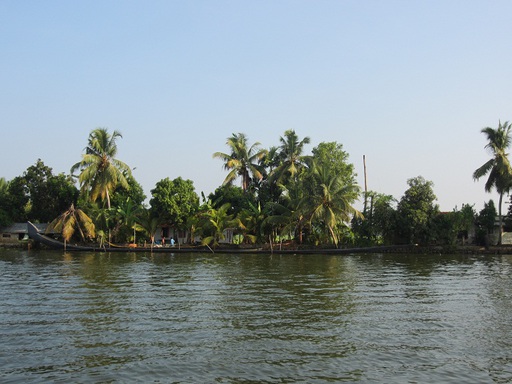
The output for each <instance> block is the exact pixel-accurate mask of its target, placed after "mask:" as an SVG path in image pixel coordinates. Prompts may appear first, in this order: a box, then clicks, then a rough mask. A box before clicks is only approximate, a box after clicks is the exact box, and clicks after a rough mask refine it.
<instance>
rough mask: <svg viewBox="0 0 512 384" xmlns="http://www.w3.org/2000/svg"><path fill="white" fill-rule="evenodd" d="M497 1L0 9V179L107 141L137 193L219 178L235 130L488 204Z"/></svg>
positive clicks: (506, 83)
mask: <svg viewBox="0 0 512 384" xmlns="http://www.w3.org/2000/svg"><path fill="white" fill-rule="evenodd" d="M511 14H512V2H510V1H499V0H496V1H487V0H486V1H469V0H465V1H456V0H453V1H445V0H443V1H436V0H430V1H408V0H407V1H406V0H403V1H391V0H390V1H364V0H363V1H361V0H354V1H349V0H346V1H343V0H339V1H328V0H318V1H313V0H311V1H301V0H294V1H284V0H283V1H279V0H277V1H276V0H272V1H270V0H269V1H265V0H262V1H240V0H237V1H224V0H218V1H170V0H167V1H157V0H154V1H148V2H145V1H128V0H123V1H113V0H107V1H86V2H78V1H52V0H47V1H44V2H43V1H29V0H27V1H18V0H3V1H1V2H0V50H1V60H0V84H1V92H0V130H1V132H2V137H3V138H2V150H1V152H0V164H1V166H0V177H5V178H6V179H7V180H10V179H12V178H14V177H15V176H18V175H21V174H22V173H23V172H24V171H25V170H26V169H27V167H29V166H30V165H33V164H34V163H35V162H36V161H37V159H38V158H41V159H42V160H43V161H44V162H45V164H46V165H48V166H50V167H52V168H53V170H54V172H55V173H60V172H66V173H68V172H69V169H70V167H71V166H72V165H73V164H74V163H76V162H77V161H79V160H80V156H81V154H82V153H83V149H84V147H85V145H86V143H87V137H88V135H89V132H90V131H91V130H92V129H94V128H96V127H107V128H109V130H111V131H113V130H119V131H120V132H121V133H122V134H123V139H121V140H120V141H119V142H118V146H119V153H118V158H119V159H121V160H123V161H125V162H126V163H128V164H129V165H130V166H132V167H136V169H135V171H134V176H135V178H136V179H137V180H138V181H139V182H140V183H141V184H142V186H143V187H144V189H145V192H146V194H147V195H148V196H149V195H150V190H151V189H152V188H153V187H154V186H155V184H156V182H158V181H159V180H161V179H163V178H165V177H169V178H171V179H173V178H176V177H178V176H181V177H183V178H185V179H190V180H192V181H193V182H194V185H195V187H196V190H197V192H198V193H200V192H201V191H204V192H205V194H208V193H210V192H212V191H213V190H214V189H215V188H216V187H217V186H219V185H220V184H221V183H222V181H223V179H224V177H225V175H226V173H225V171H224V170H223V169H222V162H221V161H220V160H218V159H213V158H212V154H213V153H214V152H217V151H223V152H226V151H228V148H227V147H226V145H225V142H226V139H227V138H228V137H229V136H231V134H232V133H235V132H243V133H245V134H247V135H248V137H249V140H250V142H251V143H253V142H255V141H259V142H260V143H261V144H262V146H263V147H265V148H268V147H270V146H272V145H277V144H278V143H279V137H280V136H282V135H283V133H284V131H285V130H287V129H294V130H295V131H296V132H297V134H298V135H299V136H300V137H301V138H303V137H305V136H309V137H310V138H311V145H310V146H309V147H308V148H307V150H308V152H309V151H310V150H311V149H312V148H313V147H314V146H316V145H318V144H319V143H320V142H323V141H336V142H338V143H341V144H343V147H344V149H345V150H346V151H347V152H348V153H349V155H350V159H349V160H350V162H352V163H353V164H354V166H355V168H356V170H357V172H358V175H359V176H358V180H359V182H360V185H361V186H363V163H362V156H363V155H366V159H367V169H368V187H369V189H371V190H374V191H377V192H380V193H385V194H391V195H394V196H395V197H396V198H400V197H401V196H402V195H403V192H404V191H405V190H406V189H407V180H408V179H410V178H412V177H416V176H419V175H421V176H423V177H424V178H426V179H427V180H431V181H432V182H433V183H434V192H435V193H436V195H437V197H438V201H437V202H438V204H439V205H440V208H441V209H442V210H452V209H453V208H455V207H456V206H457V207H459V208H460V206H461V204H463V203H469V204H475V207H476V208H477V209H481V208H482V206H483V202H484V201H488V200H489V199H490V198H493V199H495V201H496V202H497V195H496V194H495V193H492V194H487V193H485V192H484V180H482V181H480V182H474V181H473V179H472V173H473V171H474V170H475V169H476V168H477V167H479V166H480V165H482V164H483V163H484V162H485V161H486V160H487V159H488V158H489V154H488V153H487V152H486V151H485V149H484V146H485V144H486V142H485V137H484V135H483V134H482V133H480V130H481V129H482V128H483V127H486V126H491V127H497V125H498V121H499V120H500V119H501V120H502V121H507V120H512V108H511V107H512V95H511V94H512V70H511V63H512V43H511V38H512V23H510V15H511Z"/></svg>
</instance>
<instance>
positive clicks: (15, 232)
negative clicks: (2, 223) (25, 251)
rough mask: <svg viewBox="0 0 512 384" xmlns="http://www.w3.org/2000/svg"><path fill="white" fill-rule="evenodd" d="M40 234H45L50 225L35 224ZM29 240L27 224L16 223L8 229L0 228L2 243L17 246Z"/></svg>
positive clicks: (0, 240) (0, 241)
mask: <svg viewBox="0 0 512 384" xmlns="http://www.w3.org/2000/svg"><path fill="white" fill-rule="evenodd" d="M34 225H35V226H36V227H37V229H39V231H40V232H44V231H45V230H46V228H47V227H48V224H34ZM23 240H28V228H27V223H14V224H12V225H10V226H7V227H0V243H2V244H16V243H19V242H20V241H23Z"/></svg>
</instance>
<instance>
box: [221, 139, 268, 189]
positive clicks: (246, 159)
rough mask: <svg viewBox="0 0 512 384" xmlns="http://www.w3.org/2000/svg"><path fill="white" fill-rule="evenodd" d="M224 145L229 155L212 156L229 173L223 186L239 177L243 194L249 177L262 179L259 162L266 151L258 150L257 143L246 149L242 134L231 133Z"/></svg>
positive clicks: (247, 186)
mask: <svg viewBox="0 0 512 384" xmlns="http://www.w3.org/2000/svg"><path fill="white" fill-rule="evenodd" d="M226 144H227V145H228V147H229V148H230V149H231V153H230V154H227V153H222V152H215V153H214V154H213V157H214V158H218V159H221V160H223V161H224V169H226V170H229V171H230V172H229V173H228V175H227V176H226V179H224V183H223V184H230V183H232V182H233V181H234V180H235V179H236V178H237V177H239V176H240V177H241V178H242V189H243V190H244V192H245V191H247V189H248V188H249V182H250V180H251V175H252V177H253V178H256V179H259V180H261V179H262V178H263V173H262V172H263V171H262V167H261V166H260V164H259V161H260V160H262V159H263V157H264V156H265V154H266V152H267V151H266V150H264V149H260V148H259V146H260V143H258V142H256V143H254V144H253V145H251V146H250V147H248V143H247V136H246V135H245V134H243V133H236V134H235V133H233V135H232V136H231V137H229V138H228V139H227V142H226Z"/></svg>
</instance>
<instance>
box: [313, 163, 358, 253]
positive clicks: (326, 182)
mask: <svg viewBox="0 0 512 384" xmlns="http://www.w3.org/2000/svg"><path fill="white" fill-rule="evenodd" d="M312 176H313V177H312V179H311V180H312V183H313V185H312V187H311V191H312V193H310V194H309V195H308V197H307V205H308V206H309V207H310V223H311V222H313V220H319V221H320V222H321V223H323V224H324V225H325V226H326V227H327V229H328V230H329V233H330V235H331V237H332V240H333V243H334V245H335V246H336V248H337V247H338V237H337V235H336V233H335V228H336V226H337V225H338V224H342V223H344V222H345V223H346V222H349V221H350V220H351V219H352V216H356V217H362V214H361V212H359V211H358V210H357V209H355V208H354V207H353V206H352V205H351V204H352V203H353V202H354V201H355V200H356V199H357V197H358V195H359V187H358V186H357V185H355V184H346V183H344V182H343V179H342V177H341V176H342V175H340V174H337V173H335V172H333V171H332V168H331V167H330V166H328V165H325V164H323V165H319V164H316V163H314V162H313V163H312Z"/></svg>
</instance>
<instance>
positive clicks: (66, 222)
mask: <svg viewBox="0 0 512 384" xmlns="http://www.w3.org/2000/svg"><path fill="white" fill-rule="evenodd" d="M77 229H78V232H79V233H80V237H81V238H82V241H85V237H86V236H87V237H89V238H93V237H95V236H96V234H95V227H94V224H93V222H92V220H91V218H90V217H89V216H87V215H86V214H85V213H84V212H83V211H82V210H81V209H79V208H75V205H74V204H71V206H70V207H69V209H68V210H67V211H66V212H64V213H63V214H61V215H60V216H59V217H57V218H56V219H55V220H53V221H52V222H51V223H50V224H49V225H48V227H47V228H46V233H50V232H58V233H62V237H63V238H64V240H65V241H69V240H70V239H71V237H72V236H73V234H74V233H75V231H76V230H77Z"/></svg>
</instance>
